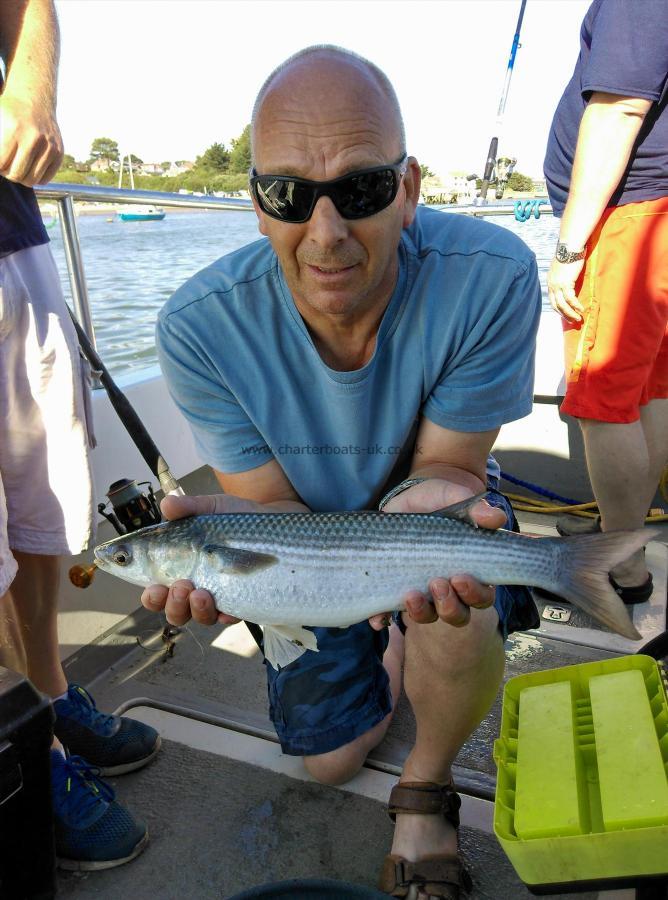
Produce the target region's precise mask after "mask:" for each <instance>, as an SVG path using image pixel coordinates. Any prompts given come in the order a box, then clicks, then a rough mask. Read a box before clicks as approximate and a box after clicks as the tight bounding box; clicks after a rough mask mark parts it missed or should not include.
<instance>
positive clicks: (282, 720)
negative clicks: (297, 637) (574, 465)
mask: <svg viewBox="0 0 668 900" xmlns="http://www.w3.org/2000/svg"><path fill="white" fill-rule="evenodd" d="M495 480H496V479H491V478H490V482H491V484H490V490H489V493H488V494H487V496H486V500H487V501H488V502H489V503H490V504H491V505H492V506H498V507H499V508H501V509H503V510H504V511H505V513H506V516H507V519H508V523H507V524H508V526H509V527H510V528H511V529H512V530H513V531H519V526H518V524H517V520H516V519H515V515H514V513H513V510H512V507H511V506H510V503H509V501H508V500H507V499H506V498H505V497H504V496H503V494H500V493H499V492H498V491H497V490H496V484H494V481H495ZM492 485H493V486H492ZM494 608H495V609H496V611H497V613H498V616H499V629H500V631H501V634H502V636H503V638H504V640H505V639H506V637H507V636H508V635H509V634H510V633H511V632H513V631H518V630H524V629H526V628H536V627H537V626H538V624H539V622H540V620H539V618H538V612H537V610H536V606H535V604H534V602H533V597H532V596H531V592H530V591H529V589H528V588H526V587H523V586H518V587H515V586H507V585H503V586H499V587H497V589H496V599H495V601H494ZM395 621H396V622H397V624H398V625H399V627H400V628H401V629H402V631H403V630H404V626H403V622H402V620H401V614H400V613H396V614H395ZM309 630H311V631H313V633H314V634H315V635H316V637H317V639H318V650H319V652H318V653H312V652H310V651H306V653H304V654H303V655H302V656H300V657H299V659H298V660H295V662H293V663H291V664H290V665H289V666H285V667H284V668H282V669H280V670H279V671H276V669H274V668H273V666H270V665H269V664H268V663H267V662H266V661H265V668H266V671H267V682H268V684H267V687H268V692H269V713H270V716H271V719H272V722H273V723H274V728H275V729H276V733H277V734H278V738H279V741H280V743H281V749H282V750H283V753H287V754H289V755H291V756H314V755H317V754H319V753H327V752H329V751H330V750H336V749H337V748H338V747H342V746H343V745H344V744H349V743H350V742H351V741H353V740H355V738H357V737H359V736H360V735H361V734H364V733H365V732H367V731H369V730H370V729H371V728H373V727H374V725H377V724H378V722H381V721H382V720H383V719H384V718H385V716H386V715H387V714H388V713H389V712H390V710H391V709H392V697H391V693H390V683H389V678H388V675H387V672H386V671H385V669H384V667H383V654H384V652H385V649H386V647H387V644H388V641H389V633H388V629H387V628H384V629H382V631H375V630H374V629H373V628H371V626H370V625H369V623H368V622H366V621H365V622H360V623H359V624H357V625H351V626H350V628H312V629H309Z"/></svg>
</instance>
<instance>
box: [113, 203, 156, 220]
mask: <svg viewBox="0 0 668 900" xmlns="http://www.w3.org/2000/svg"><path fill="white" fill-rule="evenodd" d="M166 215H167V213H166V212H165V210H164V209H161V208H160V207H158V206H135V207H134V208H133V209H132V210H128V211H127V212H119V213H118V218H119V219H120V220H121V222H152V221H161V220H162V219H164V218H165V216H166Z"/></svg>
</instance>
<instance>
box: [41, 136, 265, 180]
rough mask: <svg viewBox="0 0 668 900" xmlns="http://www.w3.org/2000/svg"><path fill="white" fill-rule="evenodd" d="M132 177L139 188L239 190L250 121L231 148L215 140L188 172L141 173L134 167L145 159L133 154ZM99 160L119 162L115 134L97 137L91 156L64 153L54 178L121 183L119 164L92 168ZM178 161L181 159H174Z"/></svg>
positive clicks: (245, 173) (247, 160)
mask: <svg viewBox="0 0 668 900" xmlns="http://www.w3.org/2000/svg"><path fill="white" fill-rule="evenodd" d="M130 158H131V160H132V168H133V178H134V183H135V187H136V188H142V189H144V190H154V191H170V192H176V191H179V190H181V189H184V190H189V191H202V192H205V191H206V192H207V193H211V192H212V191H238V190H241V189H242V188H245V187H247V185H248V170H249V169H250V165H251V153H250V125H246V127H245V128H244V130H243V131H242V132H241V134H240V135H239V136H238V137H236V138H232V141H231V146H230V147H229V148H228V147H226V146H225V144H224V143H219V142H216V143H214V144H212V145H211V146H210V147H208V148H207V149H206V150H205V151H204V153H202V154H201V156H198V157H196V159H195V162H194V166H193V168H191V169H190V170H189V171H187V172H183V173H180V174H178V175H167V176H165V175H142V174H139V172H137V171H136V170H135V167H137V166H140V165H142V164H143V162H144V160H142V159H140V158H139V157H138V156H135V155H134V154H131V156H130ZM96 160H109V161H110V163H119V164H120V161H121V160H120V150H119V145H118V142H117V141H115V140H113V138H108V137H99V138H95V139H94V140H93V142H92V144H91V148H90V156H89V157H88V159H87V160H84V161H80V162H78V161H77V160H75V159H74V157H73V156H72V155H71V154H69V153H66V154H65V155H64V157H63V162H62V164H61V167H60V170H59V172H58V174H57V175H56V177H55V178H54V181H62V182H70V183H74V184H89V183H91V181H93V179H95V180H96V181H97V182H98V183H99V184H102V185H116V184H118V165H117V166H116V167H115V169H114V168H110V169H109V170H107V171H104V170H103V171H94V172H91V171H90V166H91V165H92V164H93V163H94V162H95V161H96ZM171 162H172V160H169V161H164V162H161V166H162V167H163V168H165V169H167V168H169V166H170V165H171ZM173 162H174V163H175V164H176V165H178V164H179V163H180V162H182V161H181V160H173ZM127 165H128V163H127V157H126V158H125V160H124V168H123V186H124V187H129V174H128V169H127Z"/></svg>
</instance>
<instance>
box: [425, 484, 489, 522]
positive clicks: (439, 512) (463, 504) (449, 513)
mask: <svg viewBox="0 0 668 900" xmlns="http://www.w3.org/2000/svg"><path fill="white" fill-rule="evenodd" d="M486 496H487V491H481V493H479V494H476V495H475V496H474V497H467V498H466V500H460V501H459V502H458V503H453V504H451V505H450V506H444V507H443V509H435V510H434V511H433V512H432V513H430V515H432V516H442V517H443V518H445V519H457V520H458V521H459V522H466V523H467V524H468V525H473V526H474V528H477V527H478V523H477V522H475V521H474V520H473V519H472V518H471V507H472V506H475V504H476V503H478V502H479V501H480V500H482V499H483V498H484V497H486Z"/></svg>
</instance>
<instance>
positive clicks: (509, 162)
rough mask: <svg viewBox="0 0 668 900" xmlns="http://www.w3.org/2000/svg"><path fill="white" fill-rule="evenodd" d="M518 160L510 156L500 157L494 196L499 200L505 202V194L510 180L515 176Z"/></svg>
mask: <svg viewBox="0 0 668 900" xmlns="http://www.w3.org/2000/svg"><path fill="white" fill-rule="evenodd" d="M516 162H517V160H516V159H511V158H510V157H508V156H500V157H499V158H498V159H497V161H496V189H495V191H494V196H495V197H496V199H497V200H503V194H504V191H505V189H506V185H507V184H508V179H509V178H510V176H511V175H512V174H513V169H514V168H515V163H516Z"/></svg>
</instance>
